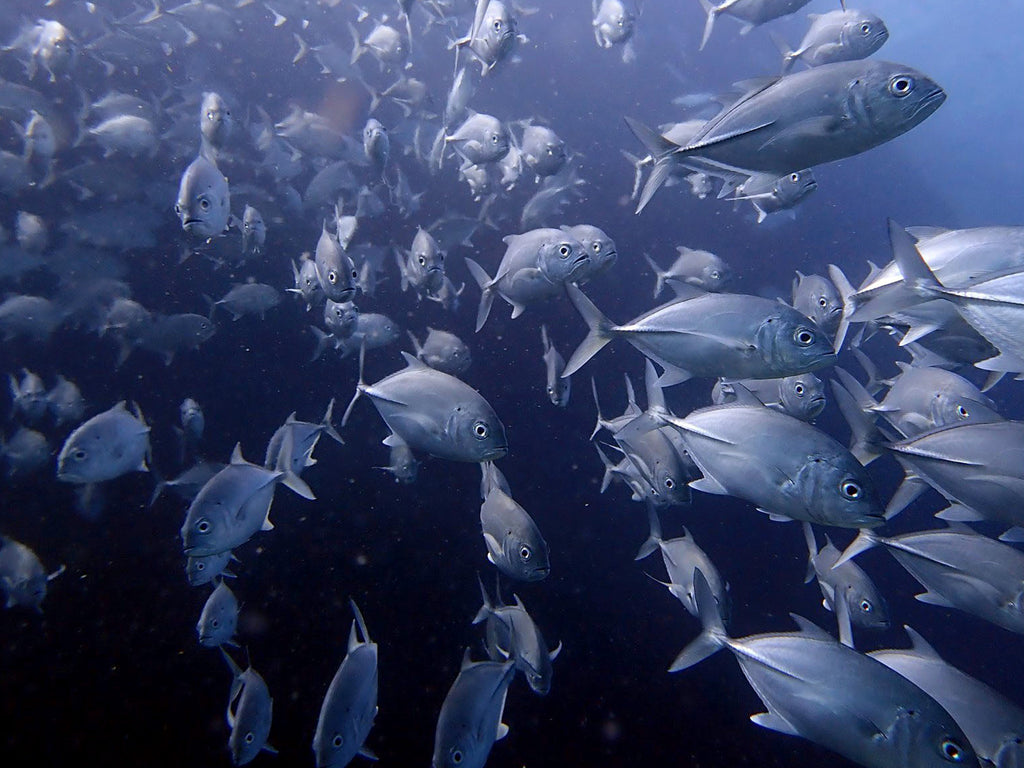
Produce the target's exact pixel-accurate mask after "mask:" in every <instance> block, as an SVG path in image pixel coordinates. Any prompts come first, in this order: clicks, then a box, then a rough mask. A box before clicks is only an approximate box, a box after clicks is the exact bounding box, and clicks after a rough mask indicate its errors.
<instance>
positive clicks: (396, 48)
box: [348, 22, 409, 71]
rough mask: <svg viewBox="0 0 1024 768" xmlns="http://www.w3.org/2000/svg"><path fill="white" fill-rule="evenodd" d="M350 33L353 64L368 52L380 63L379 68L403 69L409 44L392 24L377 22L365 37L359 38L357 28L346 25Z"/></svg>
mask: <svg viewBox="0 0 1024 768" xmlns="http://www.w3.org/2000/svg"><path fill="white" fill-rule="evenodd" d="M348 28H349V32H350V33H351V34H352V58H351V63H352V64H355V63H356V62H357V61H359V59H361V58H362V57H363V55H364V54H366V53H369V54H370V55H371V56H373V57H374V58H375V59H377V63H378V64H379V65H380V68H381V70H382V71H383V70H386V69H404V68H405V67H406V66H407V63H408V62H407V60H408V58H409V44H408V43H407V42H406V41H405V39H404V38H403V37H402V34H401V32H399V31H398V30H397V29H395V28H394V27H392V26H389V25H387V24H383V23H379V22H378V23H377V24H376V26H374V28H373V29H372V30H370V33H369V34H367V35H366V37H364V38H362V39H360V36H359V30H358V29H356V28H355V27H354V26H353V25H352V24H349V25H348Z"/></svg>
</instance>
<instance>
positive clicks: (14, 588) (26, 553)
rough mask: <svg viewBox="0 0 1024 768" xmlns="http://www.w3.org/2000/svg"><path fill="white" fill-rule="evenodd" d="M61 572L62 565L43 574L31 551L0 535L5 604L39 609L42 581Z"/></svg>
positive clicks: (0, 585) (43, 592) (0, 577)
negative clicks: (51, 571)
mask: <svg viewBox="0 0 1024 768" xmlns="http://www.w3.org/2000/svg"><path fill="white" fill-rule="evenodd" d="M62 573H64V566H63V565H62V566H61V567H60V568H58V569H57V570H56V571H54V572H53V573H50V574H47V573H46V569H45V568H43V564H42V563H41V562H40V561H39V557H38V556H37V555H36V553H35V552H33V551H32V550H31V549H29V548H28V547H27V546H25V545H24V544H22V543H21V542H20V541H15V540H14V539H12V538H9V537H7V536H0V590H2V591H3V594H4V597H5V598H6V607H7V608H14V607H15V606H21V607H24V608H31V609H32V610H34V611H35V612H36V613H42V612H43V608H42V605H43V600H44V599H46V585H47V584H48V583H49V582H51V581H53V580H54V579H55V578H57V577H58V576H60V575H61V574H62Z"/></svg>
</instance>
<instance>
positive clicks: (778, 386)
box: [711, 373, 825, 421]
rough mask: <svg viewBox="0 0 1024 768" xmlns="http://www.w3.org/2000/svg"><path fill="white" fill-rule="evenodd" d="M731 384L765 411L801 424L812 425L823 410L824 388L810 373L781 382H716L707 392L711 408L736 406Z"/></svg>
mask: <svg viewBox="0 0 1024 768" xmlns="http://www.w3.org/2000/svg"><path fill="white" fill-rule="evenodd" d="M734 384H739V385H740V386H742V387H744V388H745V389H746V390H747V391H748V392H750V393H751V394H752V395H753V396H754V397H756V398H757V399H758V400H760V401H761V402H762V403H763V404H764V405H766V406H768V407H769V408H773V409H774V410H776V411H781V412H783V413H787V414H789V415H790V416H792V417H794V418H797V419H800V420H801V421H814V419H815V418H816V417H817V416H818V414H820V413H821V412H822V411H823V410H824V409H825V385H824V384H822V382H821V379H819V378H818V377H817V376H815V375H814V374H813V373H801V374H799V375H797V376H785V377H783V378H781V379H742V380H741V381H739V382H731V381H727V380H725V379H719V380H718V381H716V382H715V386H714V387H713V388H712V389H711V402H713V403H714V404H715V405H725V404H727V403H734V402H736V401H737V399H738V398H737V395H736V389H735V387H734V386H733V385H734Z"/></svg>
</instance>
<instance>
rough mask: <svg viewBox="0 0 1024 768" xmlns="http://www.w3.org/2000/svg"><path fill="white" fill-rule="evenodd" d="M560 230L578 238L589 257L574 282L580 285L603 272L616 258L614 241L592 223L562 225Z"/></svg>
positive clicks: (616, 251) (609, 267) (617, 256)
mask: <svg viewBox="0 0 1024 768" xmlns="http://www.w3.org/2000/svg"><path fill="white" fill-rule="evenodd" d="M561 230H562V231H563V232H566V233H568V234H570V235H572V237H574V238H576V239H577V240H579V241H580V243H582V244H583V249H584V250H585V251H586V252H587V255H588V256H589V257H590V261H589V262H588V263H587V267H586V269H584V270H583V274H582V275H577V277H576V280H575V282H577V283H579V284H580V285H583V284H584V283H587V282H589V281H590V280H592V279H593V278H595V277H598V276H599V275H602V274H604V273H605V272H607V271H608V270H609V269H611V267H612V266H613V265H614V264H615V262H616V261H617V260H618V258H619V251H618V249H617V248H616V247H615V241H614V240H612V239H611V237H609V236H608V235H607V234H606V233H605V231H604V230H603V229H600V228H599V227H595V226H594V225H593V224H574V225H572V226H563V227H561Z"/></svg>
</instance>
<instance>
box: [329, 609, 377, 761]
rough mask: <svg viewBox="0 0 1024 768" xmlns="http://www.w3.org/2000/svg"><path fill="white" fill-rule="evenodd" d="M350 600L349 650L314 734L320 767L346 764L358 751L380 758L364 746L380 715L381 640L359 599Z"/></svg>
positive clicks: (330, 686)
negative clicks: (374, 634) (370, 627)
mask: <svg viewBox="0 0 1024 768" xmlns="http://www.w3.org/2000/svg"><path fill="white" fill-rule="evenodd" d="M349 604H350V605H351V606H352V612H353V613H354V614H355V620H353V622H352V628H351V630H350V631H349V635H348V651H347V653H346V654H345V658H344V659H342V662H341V666H339V667H338V671H337V672H335V673H334V677H333V678H332V679H331V684H330V685H329V686H328V688H327V693H326V694H325V695H324V701H323V704H322V705H321V707H320V717H319V719H318V720H317V723H316V732H315V733H314V734H313V754H314V755H315V756H316V766H317V768H344V766H346V765H348V764H349V763H350V762H351V761H352V758H354V757H355V756H356V755H357V754H358V755H363V756H365V757H368V758H370V759H371V760H376V759H377V757H376V755H374V754H373V753H372V752H371V751H370V750H369V749H367V748H366V746H364V743H365V741H366V737H367V735H368V734H369V733H370V729H371V728H372V727H373V718H374V717H375V716H376V715H377V644H376V643H375V642H373V641H372V640H371V639H370V633H369V632H368V631H367V629H366V622H365V621H364V620H363V614H362V613H361V612H360V610H359V608H358V607H357V606H356V604H355V601H353V600H349ZM357 624H358V627H359V634H358V635H357V634H356V625H357ZM360 635H361V636H362V639H361V640H360V639H359V638H360Z"/></svg>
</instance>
